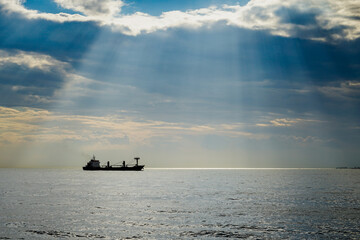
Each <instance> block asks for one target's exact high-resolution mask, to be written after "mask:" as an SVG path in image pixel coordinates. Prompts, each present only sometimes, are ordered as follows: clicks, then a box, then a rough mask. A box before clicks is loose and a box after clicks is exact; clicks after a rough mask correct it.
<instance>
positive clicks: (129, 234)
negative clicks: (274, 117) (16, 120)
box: [0, 169, 360, 239]
mask: <svg viewBox="0 0 360 240" xmlns="http://www.w3.org/2000/svg"><path fill="white" fill-rule="evenodd" d="M0 181H1V188H0V202H1V206H0V237H1V238H25V239H29V238H33V239H39V238H43V239H48V238H49V237H60V238H84V237H85V238H94V239H96V238H103V239H122V238H144V239H161V238H163V239H166V238H170V239H175V238H177V239H179V238H180V239H181V238H183V239H189V238H193V239H199V238H200V239H201V238H203V239H228V238H270V239H271V238H273V239H279V238H286V239H288V238H293V239H299V238H354V239H356V238H359V236H360V233H359V229H360V226H359V225H360V224H359V223H360V204H359V203H360V188H359V183H360V171H358V170H335V169H328V170H319V169H315V170H289V169H287V170H279V169H278V170H277V169H271V170H249V169H248V170H240V169H237V170H170V169H167V170H156V169H146V170H145V171H143V172H86V171H81V170H55V169H51V170H50V169H0Z"/></svg>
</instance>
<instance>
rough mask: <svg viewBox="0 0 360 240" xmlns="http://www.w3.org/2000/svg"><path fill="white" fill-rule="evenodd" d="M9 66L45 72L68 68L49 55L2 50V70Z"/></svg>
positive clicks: (0, 61)
mask: <svg viewBox="0 0 360 240" xmlns="http://www.w3.org/2000/svg"><path fill="white" fill-rule="evenodd" d="M9 64H16V65H18V66H24V67H26V68H30V69H39V70H42V71H45V72H49V71H51V69H52V68H58V69H65V68H67V67H68V64H67V63H65V62H61V61H58V60H56V59H54V58H52V57H51V56H49V55H45V54H40V53H35V52H24V51H13V52H9V51H4V50H0V68H1V67H6V65H9Z"/></svg>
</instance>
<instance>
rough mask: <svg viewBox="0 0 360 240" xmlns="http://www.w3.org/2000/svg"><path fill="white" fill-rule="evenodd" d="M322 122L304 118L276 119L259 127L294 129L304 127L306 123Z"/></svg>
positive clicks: (259, 124) (260, 124)
mask: <svg viewBox="0 0 360 240" xmlns="http://www.w3.org/2000/svg"><path fill="white" fill-rule="evenodd" d="M318 122H321V121H319V120H316V119H304V118H276V119H272V120H269V121H268V122H267V123H258V124H256V126H258V127H294V126H296V125H301V124H302V125H303V124H306V123H318Z"/></svg>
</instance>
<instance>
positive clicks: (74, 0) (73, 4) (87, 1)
mask: <svg viewBox="0 0 360 240" xmlns="http://www.w3.org/2000/svg"><path fill="white" fill-rule="evenodd" d="M54 1H55V2H56V3H57V4H59V5H60V6H61V7H63V8H66V9H72V10H74V11H77V12H81V13H83V14H85V15H86V16H101V17H109V18H111V17H115V16H117V15H118V14H119V13H120V11H121V7H122V6H124V3H123V2H122V1H119V0H101V1H98V0H54Z"/></svg>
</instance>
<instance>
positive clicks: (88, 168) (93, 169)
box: [83, 165, 144, 171]
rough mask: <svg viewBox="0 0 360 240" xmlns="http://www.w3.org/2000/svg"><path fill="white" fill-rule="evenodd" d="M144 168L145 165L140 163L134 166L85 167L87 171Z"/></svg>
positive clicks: (136, 169) (140, 169)
mask: <svg viewBox="0 0 360 240" xmlns="http://www.w3.org/2000/svg"><path fill="white" fill-rule="evenodd" d="M143 169H144V165H138V166H133V167H112V166H110V167H99V168H94V167H83V170H85V171H142V170H143Z"/></svg>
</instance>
